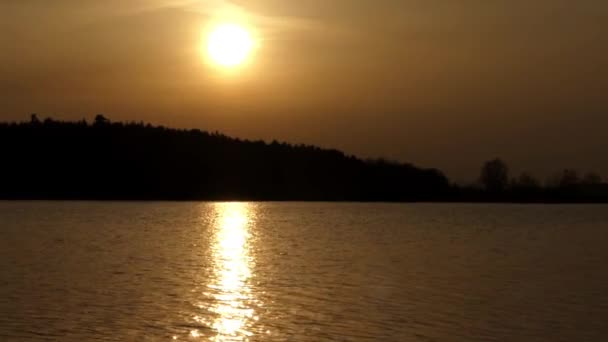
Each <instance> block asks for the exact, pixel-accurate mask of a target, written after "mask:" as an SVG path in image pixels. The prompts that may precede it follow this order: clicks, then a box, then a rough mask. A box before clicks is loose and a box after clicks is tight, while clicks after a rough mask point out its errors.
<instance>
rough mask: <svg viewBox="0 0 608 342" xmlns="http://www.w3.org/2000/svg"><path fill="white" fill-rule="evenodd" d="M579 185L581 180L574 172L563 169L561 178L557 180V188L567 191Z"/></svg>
mask: <svg viewBox="0 0 608 342" xmlns="http://www.w3.org/2000/svg"><path fill="white" fill-rule="evenodd" d="M580 183H581V179H580V177H579V175H578V172H577V171H576V170H573V169H565V170H564V171H563V172H562V175H561V178H560V180H559V187H560V188H562V189H568V188H573V187H576V186H577V185H579V184H580Z"/></svg>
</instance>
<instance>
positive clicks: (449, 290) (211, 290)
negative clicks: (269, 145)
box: [0, 202, 608, 341]
mask: <svg viewBox="0 0 608 342" xmlns="http://www.w3.org/2000/svg"><path fill="white" fill-rule="evenodd" d="M0 271H1V278H0V340H2V341H13V340H14V341H21V340H58V341H86V340H107V341H148V340H150V341H156V340H159V341H172V340H178V341H183V340H194V341H196V340H217V341H246V340H250V341H607V340H608V206H519V205H464V204H440V205H431V204H327V203H311V204H299V203H283V204H279V203H85V202H0Z"/></svg>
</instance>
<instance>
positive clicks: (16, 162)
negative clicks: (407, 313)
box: [0, 114, 608, 202]
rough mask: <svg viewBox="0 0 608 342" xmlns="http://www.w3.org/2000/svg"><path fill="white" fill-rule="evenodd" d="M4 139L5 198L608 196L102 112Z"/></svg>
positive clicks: (490, 166) (599, 186)
mask: <svg viewBox="0 0 608 342" xmlns="http://www.w3.org/2000/svg"><path fill="white" fill-rule="evenodd" d="M0 143H1V146H3V154H2V167H1V168H0V184H1V185H0V198H3V199H65V200H69V199H78V200H110V199H111V200H264V201H283V200H294V201H295V200H298V201H387V202H402V201H509V202H608V185H607V184H605V183H603V182H602V179H601V177H599V176H597V175H595V174H588V175H586V176H585V177H583V178H581V177H579V176H578V174H577V173H576V172H574V171H572V170H566V171H564V173H563V174H562V175H561V176H560V177H558V178H556V179H555V181H554V182H549V183H548V184H546V185H540V182H539V181H537V180H536V179H534V178H533V177H532V176H530V175H529V174H522V175H521V176H520V177H519V178H516V179H509V175H508V167H507V165H506V163H504V162H502V161H501V160H500V159H496V160H493V161H489V162H488V163H486V164H485V165H484V166H483V167H482V171H481V176H480V182H479V184H477V185H471V186H457V185H453V184H451V183H450V181H449V180H448V178H447V177H446V176H445V175H444V174H443V173H442V172H441V171H440V170H437V169H423V168H419V167H416V166H413V165H411V164H406V163H398V162H392V161H387V160H383V159H375V160H362V159H359V158H357V157H354V156H349V155H345V154H344V153H343V152H340V151H337V150H332V149H322V148H319V147H315V146H308V145H291V144H287V143H279V142H277V141H273V142H271V143H266V142H264V141H249V140H241V139H236V138H231V137H228V136H226V135H223V134H220V133H218V132H215V133H209V132H205V131H201V130H198V129H191V130H181V129H171V128H166V127H163V126H152V125H150V124H144V123H141V122H140V123H135V122H132V123H122V122H111V121H110V120H108V119H107V118H105V117H104V116H103V115H97V117H96V118H95V120H94V122H93V123H87V122H86V121H85V120H81V121H77V122H65V121H56V120H53V119H50V118H47V119H45V120H43V121H41V120H39V119H38V117H37V116H36V115H35V114H34V115H32V117H31V120H30V121H29V122H20V123H14V122H13V123H0Z"/></svg>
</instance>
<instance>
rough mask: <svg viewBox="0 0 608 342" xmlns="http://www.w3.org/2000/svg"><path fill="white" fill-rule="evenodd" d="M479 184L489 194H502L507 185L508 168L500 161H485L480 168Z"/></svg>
mask: <svg viewBox="0 0 608 342" xmlns="http://www.w3.org/2000/svg"><path fill="white" fill-rule="evenodd" d="M479 180H480V181H481V184H482V185H483V186H484V188H485V189H486V191H488V192H491V193H499V192H503V191H505V190H506V189H507V186H508V184H509V167H508V166H507V164H506V163H505V162H503V161H502V160H500V159H498V158H497V159H494V160H490V161H487V162H486V163H485V164H484V165H483V167H482V168H481V175H480V179H479Z"/></svg>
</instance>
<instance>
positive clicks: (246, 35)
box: [207, 23, 255, 68]
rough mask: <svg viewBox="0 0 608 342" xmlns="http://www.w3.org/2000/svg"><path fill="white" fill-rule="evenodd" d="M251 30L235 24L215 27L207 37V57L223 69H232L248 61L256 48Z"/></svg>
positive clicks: (223, 24)
mask: <svg viewBox="0 0 608 342" xmlns="http://www.w3.org/2000/svg"><path fill="white" fill-rule="evenodd" d="M254 45H255V44H254V40H253V38H252V36H251V33H250V32H249V30H247V29H246V28H245V27H243V26H241V25H238V24H234V23H222V24H218V25H215V26H213V28H212V29H211V30H210V31H209V34H208V36H207V55H208V57H209V59H210V60H211V61H212V62H213V63H215V64H217V65H219V66H222V67H226V68H232V67H236V66H239V65H241V64H243V63H245V62H246V61H247V59H248V58H249V57H250V55H251V52H252V51H253V48H254Z"/></svg>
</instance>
